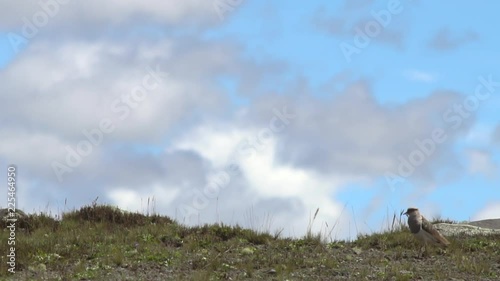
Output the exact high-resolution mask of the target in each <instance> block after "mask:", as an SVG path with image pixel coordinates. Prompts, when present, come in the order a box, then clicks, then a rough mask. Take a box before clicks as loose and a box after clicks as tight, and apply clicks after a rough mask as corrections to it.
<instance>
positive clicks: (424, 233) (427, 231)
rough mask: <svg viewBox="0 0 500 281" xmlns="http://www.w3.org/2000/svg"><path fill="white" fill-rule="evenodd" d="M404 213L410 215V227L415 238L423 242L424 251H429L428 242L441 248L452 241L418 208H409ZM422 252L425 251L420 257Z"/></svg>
mask: <svg viewBox="0 0 500 281" xmlns="http://www.w3.org/2000/svg"><path fill="white" fill-rule="evenodd" d="M404 215H407V216H408V227H409V228H410V231H411V233H413V235H414V236H415V238H417V239H418V240H419V241H420V242H421V243H423V248H424V251H427V244H431V245H435V246H439V247H441V248H445V247H447V246H448V245H449V244H450V242H449V241H448V240H446V238H444V236H443V235H441V233H439V231H437V230H436V229H435V228H434V226H433V225H432V223H430V222H429V221H428V220H426V219H425V218H424V216H422V215H421V214H420V212H419V211H418V209H417V208H408V210H406V213H404ZM422 254H423V252H422V253H420V254H419V257H420V256H421V255H422Z"/></svg>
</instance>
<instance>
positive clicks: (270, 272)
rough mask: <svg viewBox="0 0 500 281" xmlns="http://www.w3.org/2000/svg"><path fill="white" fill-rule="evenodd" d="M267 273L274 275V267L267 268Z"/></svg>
mask: <svg viewBox="0 0 500 281" xmlns="http://www.w3.org/2000/svg"><path fill="white" fill-rule="evenodd" d="M267 274H270V275H276V269H274V268H271V269H269V271H268V272H267Z"/></svg>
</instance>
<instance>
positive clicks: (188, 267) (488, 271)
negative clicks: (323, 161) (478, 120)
mask: <svg viewBox="0 0 500 281" xmlns="http://www.w3.org/2000/svg"><path fill="white" fill-rule="evenodd" d="M316 215H317V211H316V213H315V215H314V217H313V218H312V220H311V221H310V224H309V231H308V232H307V235H305V236H304V237H303V238H301V239H290V238H282V237H280V236H279V235H278V234H274V235H272V234H269V233H266V232H264V231H256V230H250V229H244V228H242V227H239V226H228V225H223V224H214V225H204V226H197V227H186V226H183V225H180V224H178V223H177V222H175V221H173V220H171V219H170V218H168V217H164V216H158V215H150V216H149V215H148V216H147V215H143V214H139V213H130V212H124V211H121V210H119V209H117V208H115V207H112V206H107V205H97V204H95V203H94V204H92V205H90V206H85V207H83V208H81V209H79V210H75V211H72V212H68V213H65V214H63V216H62V218H61V220H55V219H54V218H52V217H50V216H48V215H45V214H36V215H29V216H27V217H26V218H23V219H22V220H19V221H18V225H19V226H21V227H22V229H17V231H16V262H17V269H16V273H15V274H11V273H9V272H8V271H7V263H6V262H7V257H6V253H7V252H8V247H9V246H8V245H7V239H8V236H9V231H8V230H7V229H6V223H5V222H3V221H2V229H3V231H1V232H0V235H1V241H2V244H1V246H0V251H1V252H2V253H5V254H2V256H1V261H0V279H1V280H415V279H419V278H420V279H422V280H449V279H451V278H457V279H464V280H498V279H499V278H500V267H499V264H500V236H475V237H449V240H450V241H451V243H452V244H451V246H450V247H449V248H448V249H446V250H445V251H442V250H439V249H430V251H429V253H428V255H427V256H426V257H424V258H417V252H418V250H419V244H418V243H416V241H415V239H414V238H413V237H412V235H411V234H410V233H409V231H408V230H407V228H406V227H405V226H404V222H402V221H401V219H400V218H399V217H398V216H396V215H394V216H393V218H392V223H391V224H390V225H389V227H388V229H386V230H385V231H383V232H381V233H375V234H371V235H360V236H359V238H358V239H357V240H356V241H352V242H345V241H330V242H327V241H326V239H324V237H323V235H324V233H323V234H315V233H313V232H312V231H311V228H312V225H313V223H314V220H315V218H316Z"/></svg>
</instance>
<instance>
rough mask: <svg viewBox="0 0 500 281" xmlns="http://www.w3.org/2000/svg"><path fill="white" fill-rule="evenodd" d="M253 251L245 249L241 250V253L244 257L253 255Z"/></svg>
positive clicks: (248, 248)
mask: <svg viewBox="0 0 500 281" xmlns="http://www.w3.org/2000/svg"><path fill="white" fill-rule="evenodd" d="M253 252H254V251H253V249H252V248H250V247H245V248H243V249H241V253H242V254H244V255H251V254H253Z"/></svg>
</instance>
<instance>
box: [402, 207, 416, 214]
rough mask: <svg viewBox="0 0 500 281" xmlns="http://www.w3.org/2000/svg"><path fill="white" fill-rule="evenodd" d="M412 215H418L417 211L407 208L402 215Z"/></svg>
mask: <svg viewBox="0 0 500 281" xmlns="http://www.w3.org/2000/svg"><path fill="white" fill-rule="evenodd" d="M414 213H418V209H417V208H408V210H406V212H405V213H404V214H403V215H407V216H410V215H412V214H414Z"/></svg>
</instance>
